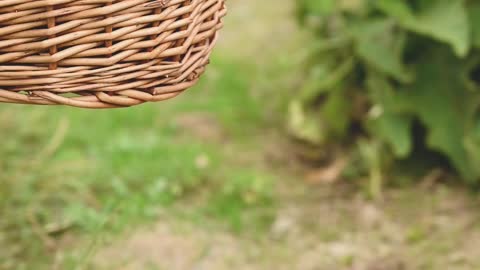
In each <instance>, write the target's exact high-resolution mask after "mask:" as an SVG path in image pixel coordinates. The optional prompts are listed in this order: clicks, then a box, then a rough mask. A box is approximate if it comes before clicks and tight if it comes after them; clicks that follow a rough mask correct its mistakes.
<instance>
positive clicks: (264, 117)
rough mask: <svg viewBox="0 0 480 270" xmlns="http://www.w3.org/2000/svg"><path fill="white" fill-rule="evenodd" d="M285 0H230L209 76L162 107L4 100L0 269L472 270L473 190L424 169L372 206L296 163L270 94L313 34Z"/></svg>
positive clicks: (288, 79) (348, 187) (279, 88)
mask: <svg viewBox="0 0 480 270" xmlns="http://www.w3.org/2000/svg"><path fill="white" fill-rule="evenodd" d="M293 4H294V1H291V2H290V1H289V2H287V1H282V3H281V4H279V1H275V0H262V1H257V0H229V1H228V5H229V9H230V15H229V17H228V19H227V22H226V27H225V29H224V30H223V35H222V39H221V42H220V43H219V45H218V48H217V50H216V52H215V55H214V57H213V59H212V64H211V66H210V67H209V68H210V69H209V71H208V72H207V74H206V75H205V77H204V78H203V79H202V83H201V84H200V85H199V86H198V87H196V88H194V89H192V90H191V91H189V92H188V93H187V94H185V95H182V96H180V97H178V98H177V99H175V100H173V101H170V102H167V103H162V104H149V105H144V106H140V107H139V108H133V109H128V110H114V111H108V112H99V113H96V114H95V117H93V116H92V113H91V112H90V111H84V110H77V109H69V108H45V107H29V108H24V107H21V106H12V105H2V107H0V127H1V129H2V130H5V131H7V132H6V136H5V138H4V141H3V143H2V145H1V146H0V157H2V158H1V159H0V181H1V184H2V188H1V189H0V214H1V216H0V217H1V218H0V269H2V270H3V269H35V270H37V269H38V270H43V269H53V270H55V269H61V270H63V269H74V270H81V269H99V270H104V269H105V270H110V269H114V270H137V269H138V270H144V269H147V270H149V269H152V270H154V269H158V270H163V269H168V270H170V269H175V270H183V269H208V270H223V269H252V270H253V269H262V270H263V269H279V270H282V269H285V270H290V269H299V270H323V269H325V270H331V269H339V270H417V269H418V270H420V269H421V270H423V269H425V270H429V269H432V270H436V269H453V270H464V269H465V270H470V269H479V268H480V250H479V249H478V248H477V247H478V246H479V245H480V215H479V211H478V210H477V209H478V206H479V203H480V201H479V196H478V195H477V194H475V193H473V192H468V191H466V188H464V187H460V186H458V185H455V184H452V183H442V182H441V181H440V182H436V181H434V183H430V181H428V179H425V180H424V181H418V182H419V184H413V185H411V186H410V187H402V188H393V187H392V188H387V189H386V190H385V191H384V196H383V198H382V199H378V200H371V199H369V197H368V196H367V195H366V194H365V193H364V192H363V190H362V188H361V187H360V188H359V186H360V185H358V183H356V181H353V183H352V182H348V181H322V180H321V179H320V180H318V179H317V178H318V175H320V176H325V175H326V171H328V170H325V169H322V168H312V167H311V166H310V167H306V166H305V165H304V164H302V163H301V162H299V160H298V158H297V157H296V155H295V151H294V149H293V147H294V146H292V144H291V142H290V140H289V138H288V137H287V136H286V135H285V132H284V130H283V128H282V127H283V123H284V118H283V115H282V113H281V112H282V109H281V108H282V104H284V100H282V99H281V97H283V96H287V95H284V94H282V95H280V94H279V93H284V92H285V91H289V92H293V91H294V89H295V86H296V85H297V84H298V74H297V73H298V72H301V69H300V68H299V63H298V61H297V60H298V58H301V57H302V52H303V50H304V49H305V46H306V45H305V44H308V38H309V37H306V36H304V35H303V34H302V33H301V32H300V30H299V29H298V28H296V26H295V23H294V21H293V16H292V13H293V10H292V8H293ZM292 89H293V90H292ZM86 123H88V128H86V127H85V126H86ZM12 134H13V135H12ZM329 174H331V172H330V173H329ZM333 174H335V173H333ZM312 175H313V178H315V179H314V181H312ZM330 178H331V177H330ZM358 182H361V179H359V180H358Z"/></svg>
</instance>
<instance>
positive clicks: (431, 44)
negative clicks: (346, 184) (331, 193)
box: [289, 0, 480, 182]
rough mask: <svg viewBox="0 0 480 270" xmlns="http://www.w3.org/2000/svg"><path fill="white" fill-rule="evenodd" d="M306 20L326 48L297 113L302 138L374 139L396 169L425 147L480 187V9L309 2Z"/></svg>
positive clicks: (391, 0)
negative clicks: (421, 131)
mask: <svg viewBox="0 0 480 270" xmlns="http://www.w3.org/2000/svg"><path fill="white" fill-rule="evenodd" d="M298 17H299V20H300V22H301V23H302V24H303V25H304V26H305V27H306V28H308V29H310V30H311V32H312V33H314V35H315V36H316V42H314V43H313V44H311V46H309V54H308V56H309V57H308V59H307V60H306V62H307V67H308V69H307V72H306V73H305V74H306V75H305V83H304V85H303V88H302V89H300V92H299V94H298V95H297V97H296V98H295V99H294V100H293V101H292V102H291V104H290V110H289V115H290V121H289V126H290V130H291V131H292V133H293V134H294V135H295V136H297V137H298V138H300V139H303V140H306V141H308V142H310V143H314V144H317V145H324V144H325V143H327V142H330V141H331V139H332V138H335V139H338V138H349V139H351V138H354V139H356V140H357V139H362V138H363V137H368V138H369V140H375V141H376V142H377V143H380V144H381V145H383V146H382V147H381V149H383V150H382V151H383V152H387V153H389V155H390V156H391V157H392V158H394V159H396V160H400V159H406V158H409V157H411V156H412V153H414V151H415V149H416V148H417V147H422V148H425V149H428V150H430V151H432V152H436V153H440V154H442V155H443V156H445V157H446V158H447V159H448V160H449V162H450V163H451V165H452V167H453V168H455V169H456V170H457V171H458V173H459V174H460V175H461V176H462V177H463V178H464V179H466V180H467V181H471V182H474V181H478V180H479V179H480V107H479V106H480V92H479V90H480V2H479V1H469V0H338V1H337V0H302V1H299V4H298ZM418 126H419V127H420V128H421V129H422V130H424V132H423V133H424V135H422V134H418V132H416V131H415V130H416V127H418ZM352 127H355V128H354V130H355V132H352ZM422 136H423V137H422ZM418 137H422V139H421V140H420V141H421V142H420V145H419V143H418V141H419V140H418Z"/></svg>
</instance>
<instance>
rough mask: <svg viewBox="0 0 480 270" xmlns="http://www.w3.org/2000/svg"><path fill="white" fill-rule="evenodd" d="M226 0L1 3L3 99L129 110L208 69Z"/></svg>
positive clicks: (174, 90)
mask: <svg viewBox="0 0 480 270" xmlns="http://www.w3.org/2000/svg"><path fill="white" fill-rule="evenodd" d="M225 14H226V8H225V0H116V1H108V0H0V102H8V103H23V104H42V105H69V106H75V107H82V108H114V107H128V106H133V105H137V104H141V103H144V102H152V101H162V100H166V99H170V98H173V97H175V96H177V95H178V94H180V93H181V92H183V91H184V90H186V89H187V88H189V87H191V86H193V85H194V84H195V83H196V82H197V81H198V79H199V76H200V75H201V74H202V73H203V72H204V70H205V67H206V65H207V64H208V61H209V60H208V59H209V56H210V53H211V51H212V49H213V47H214V45H215V43H216V40H217V35H218V30H219V29H220V28H221V27H222V18H223V17H224V16H225Z"/></svg>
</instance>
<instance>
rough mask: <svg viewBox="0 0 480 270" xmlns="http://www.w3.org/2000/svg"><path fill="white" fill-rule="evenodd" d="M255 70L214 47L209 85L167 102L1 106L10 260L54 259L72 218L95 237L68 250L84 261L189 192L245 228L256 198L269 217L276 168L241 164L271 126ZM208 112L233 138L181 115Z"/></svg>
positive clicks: (1, 204) (199, 204) (0, 237)
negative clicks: (214, 138) (105, 241)
mask: <svg viewBox="0 0 480 270" xmlns="http://www.w3.org/2000/svg"><path fill="white" fill-rule="evenodd" d="M252 73H253V71H252V68H251V67H249V66H245V65H244V64H243V63H238V62H236V61H229V60H228V59H226V58H224V57H214V59H213V64H212V65H211V67H210V70H209V72H208V73H207V74H206V76H205V77H204V78H203V80H202V82H201V84H200V85H199V86H197V87H195V88H194V89H191V90H190V91H188V92H187V93H185V94H183V95H182V96H180V97H178V98H176V99H175V100H172V101H168V102H164V103H161V104H147V105H143V106H139V107H135V108H129V109H119V110H104V111H89V110H80V109H74V108H65V107H30V106H15V105H0V128H1V130H3V133H4V136H3V141H2V144H1V145H0V186H1V189H0V214H1V216H0V268H2V267H3V268H7V269H9V268H12V269H49V265H50V264H51V263H52V260H53V258H52V252H49V251H48V248H46V247H45V244H46V242H47V244H48V242H49V241H50V240H51V241H52V242H54V243H55V242H56V241H57V239H61V236H62V234H64V232H62V233H58V232H56V231H55V230H53V232H52V233H51V234H49V233H48V230H49V228H50V227H52V226H61V225H62V224H67V225H68V228H65V230H67V232H68V234H70V235H73V237H74V238H76V239H80V240H79V241H81V242H82V243H83V242H84V243H87V244H86V246H85V245H83V244H82V248H83V249H82V250H83V252H77V253H72V254H75V255H72V257H69V258H67V259H66V262H67V266H66V267H74V265H75V263H78V262H79V261H80V262H81V261H82V260H87V259H86V258H85V256H86V255H85V252H86V251H88V250H89V249H90V248H89V245H92V244H94V243H96V241H97V239H99V238H102V237H103V236H104V235H105V234H112V233H116V232H120V231H122V230H124V229H125V228H127V227H130V226H134V225H136V224H140V223H143V222H147V221H148V220H155V218H157V217H158V215H159V213H160V212H162V211H164V210H165V206H168V205H171V204H175V203H177V202H179V201H182V200H194V201H195V204H192V207H190V208H195V209H197V210H196V211H192V212H195V213H196V214H197V215H198V214H199V213H200V214H199V215H200V216H202V215H204V216H214V217H216V218H218V219H219V220H224V221H225V222H226V224H228V225H229V226H230V227H231V228H233V229H235V230H242V228H244V225H245V224H246V223H245V221H244V219H245V218H246V216H245V215H246V213H247V212H248V211H245V210H246V209H250V208H251V207H252V206H256V209H258V208H259V206H260V209H262V208H265V209H267V210H265V211H258V210H256V211H257V212H258V213H257V212H256V213H254V214H250V215H249V216H248V218H249V223H251V222H255V220H257V221H258V224H263V223H265V222H268V220H269V219H268V216H269V214H268V212H269V210H268V209H269V208H270V207H271V203H272V194H271V189H272V187H271V185H272V177H271V176H269V175H268V173H263V172H261V169H259V168H256V167H255V166H247V167H245V166H244V164H240V163H239V162H237V160H238V158H239V156H241V155H245V154H244V150H245V149H247V148H248V147H254V145H255V142H254V141H253V140H255V139H252V138H255V137H258V136H256V135H259V134H260V130H259V128H258V127H259V126H261V125H264V124H266V123H265V119H264V117H263V115H262V108H261V106H260V105H259V103H258V101H256V99H255V98H253V97H252V94H251V93H250V89H251V85H250V84H251V82H250V80H249V78H250V77H251V76H252ZM199 112H201V113H202V114H207V115H209V116H211V117H213V118H214V119H218V122H219V126H220V127H221V129H222V130H224V132H225V134H227V135H226V136H227V137H228V138H227V139H226V140H227V142H221V143H219V142H209V141H208V140H207V141H206V140H204V138H202V137H201V136H200V135H201V134H196V130H195V129H192V130H189V129H188V128H185V127H181V126H179V125H178V123H177V122H176V121H175V118H176V117H177V116H179V115H185V114H187V115H190V114H191V115H197V114H198V113H199ZM232 141H234V143H230V142H232ZM222 145H223V146H222ZM225 148H228V149H229V151H225ZM199 160H200V161H199ZM194 198H195V199H194ZM177 214H179V215H181V213H177ZM187 215H188V214H187ZM251 218H253V221H252V220H250V219H251ZM42 237H43V238H46V240H45V239H43V240H42V239H41V238H42ZM75 246H76V245H73V247H75ZM85 250H86V251H85ZM87 254H88V252H87ZM68 262H70V263H71V264H68ZM68 265H69V266H68Z"/></svg>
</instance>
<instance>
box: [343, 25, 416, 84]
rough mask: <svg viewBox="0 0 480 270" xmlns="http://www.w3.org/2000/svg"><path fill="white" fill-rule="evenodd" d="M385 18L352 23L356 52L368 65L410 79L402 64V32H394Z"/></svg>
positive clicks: (388, 73)
mask: <svg viewBox="0 0 480 270" xmlns="http://www.w3.org/2000/svg"><path fill="white" fill-rule="evenodd" d="M393 26H394V25H393V24H392V22H391V21H390V20H386V19H372V20H368V21H364V22H360V23H358V22H356V23H354V24H353V25H352V31H351V32H352V34H353V36H354V39H355V41H356V46H355V47H356V52H357V54H358V55H359V56H360V57H361V58H362V59H363V60H364V61H365V62H367V63H368V64H369V65H371V66H373V67H374V68H376V69H377V70H379V71H381V72H384V73H386V74H387V75H389V76H392V77H393V78H395V79H397V80H399V81H402V82H408V81H410V80H411V79H412V76H411V74H410V73H409V72H408V70H407V67H405V65H404V64H403V59H402V53H403V38H404V36H403V35H402V33H396V32H395V31H394V29H393Z"/></svg>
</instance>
